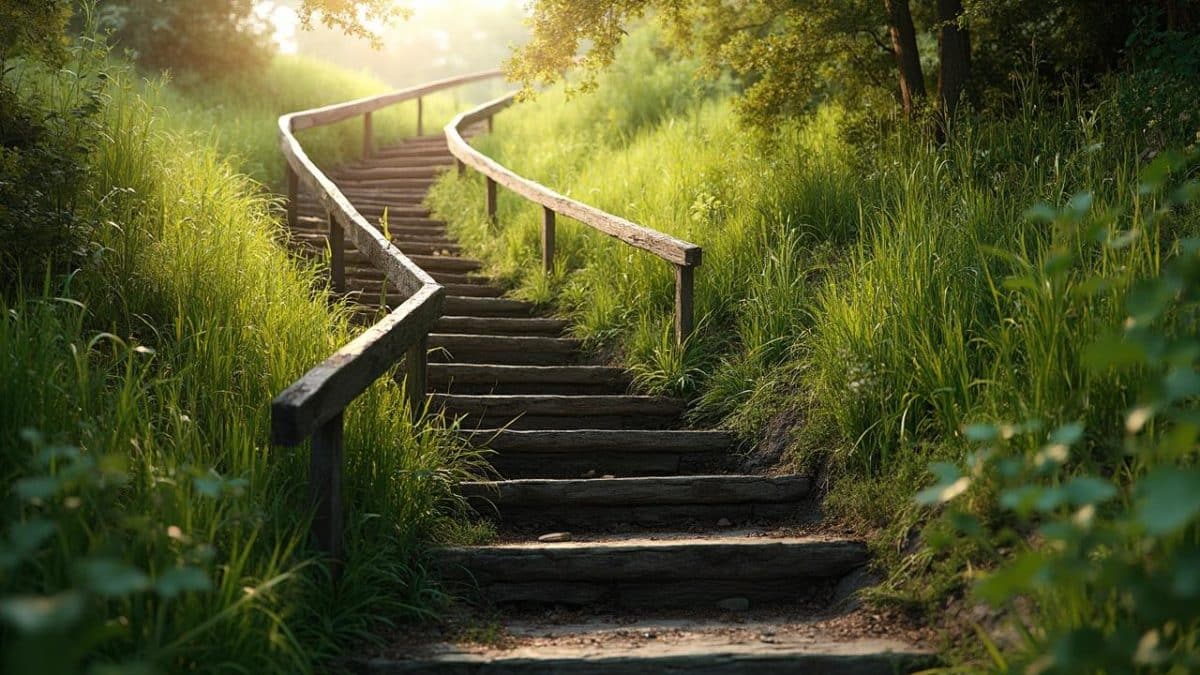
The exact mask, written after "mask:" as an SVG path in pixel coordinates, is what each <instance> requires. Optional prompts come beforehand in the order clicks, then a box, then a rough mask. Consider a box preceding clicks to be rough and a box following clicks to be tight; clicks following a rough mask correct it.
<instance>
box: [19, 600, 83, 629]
mask: <svg viewBox="0 0 1200 675" xmlns="http://www.w3.org/2000/svg"><path fill="white" fill-rule="evenodd" d="M83 608H84V601H83V594H82V593H80V592H78V591H65V592H63V593H59V594H57V595H21V596H16V597H10V598H5V599H3V600H0V618H3V619H4V621H5V622H6V623H8V624H9V625H11V626H14V627H16V628H17V629H18V630H21V631H23V632H25V633H45V632H47V631H65V630H67V629H69V628H70V627H71V626H73V625H75V623H76V622H77V621H79V617H80V616H82V615H83Z"/></svg>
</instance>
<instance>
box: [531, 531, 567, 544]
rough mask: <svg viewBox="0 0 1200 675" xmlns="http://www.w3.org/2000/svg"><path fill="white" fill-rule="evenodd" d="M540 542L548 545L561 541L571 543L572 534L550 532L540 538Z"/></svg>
mask: <svg viewBox="0 0 1200 675" xmlns="http://www.w3.org/2000/svg"><path fill="white" fill-rule="evenodd" d="M538 541H541V542H546V543H554V542H560V541H571V533H570V532H549V533H547V534H543V535H542V536H540V537H538Z"/></svg>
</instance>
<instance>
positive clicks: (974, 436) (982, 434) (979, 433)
mask: <svg viewBox="0 0 1200 675" xmlns="http://www.w3.org/2000/svg"><path fill="white" fill-rule="evenodd" d="M963 436H965V437H966V439H967V440H968V441H974V442H976V443H988V442H990V441H994V440H996V439H997V438H999V437H1000V427H997V426H996V425H995V424H968V425H967V426H965V427H963Z"/></svg>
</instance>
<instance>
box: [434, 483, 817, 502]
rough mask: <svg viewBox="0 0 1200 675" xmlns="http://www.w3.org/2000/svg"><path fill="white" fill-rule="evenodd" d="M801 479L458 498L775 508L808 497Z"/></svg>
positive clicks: (508, 490)
mask: <svg viewBox="0 0 1200 675" xmlns="http://www.w3.org/2000/svg"><path fill="white" fill-rule="evenodd" d="M810 489H811V481H810V480H809V479H808V478H807V477H805V476H798V475H791V476H777V477H768V476H750V475H715V476H663V477H652V478H579V479H573V480H559V479H536V478H531V479H521V480H502V481H477V482H469V483H462V484H460V485H459V487H458V491H459V494H461V495H463V496H464V497H479V498H482V499H487V500H488V501H490V502H492V503H494V504H496V505H497V506H500V507H505V506H509V505H519V506H561V507H574V506H587V505H596V506H609V505H618V504H619V505H623V506H641V505H668V504H779V503H784V502H794V501H798V500H801V499H804V498H805V497H807V496H808V494H809V491H810Z"/></svg>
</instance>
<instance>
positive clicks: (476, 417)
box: [429, 394, 684, 429]
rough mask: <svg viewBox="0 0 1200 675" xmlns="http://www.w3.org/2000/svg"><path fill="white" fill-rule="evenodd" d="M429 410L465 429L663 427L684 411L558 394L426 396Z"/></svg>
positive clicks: (631, 400) (661, 403)
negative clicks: (454, 419)
mask: <svg viewBox="0 0 1200 675" xmlns="http://www.w3.org/2000/svg"><path fill="white" fill-rule="evenodd" d="M429 398H430V405H431V406H432V407H433V408H434V409H435V410H444V411H445V412H446V413H447V414H449V415H453V416H455V417H458V418H461V423H462V426H463V428H466V429H497V428H509V429H669V428H671V427H674V426H677V425H678V424H679V416H680V414H681V413H682V412H683V410H684V406H683V403H682V402H680V401H678V400H676V399H667V398H658V397H655V396H629V395H602V394H598V395H591V396H588V395H580V396H563V395H558V394H431V395H430V397H429Z"/></svg>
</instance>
